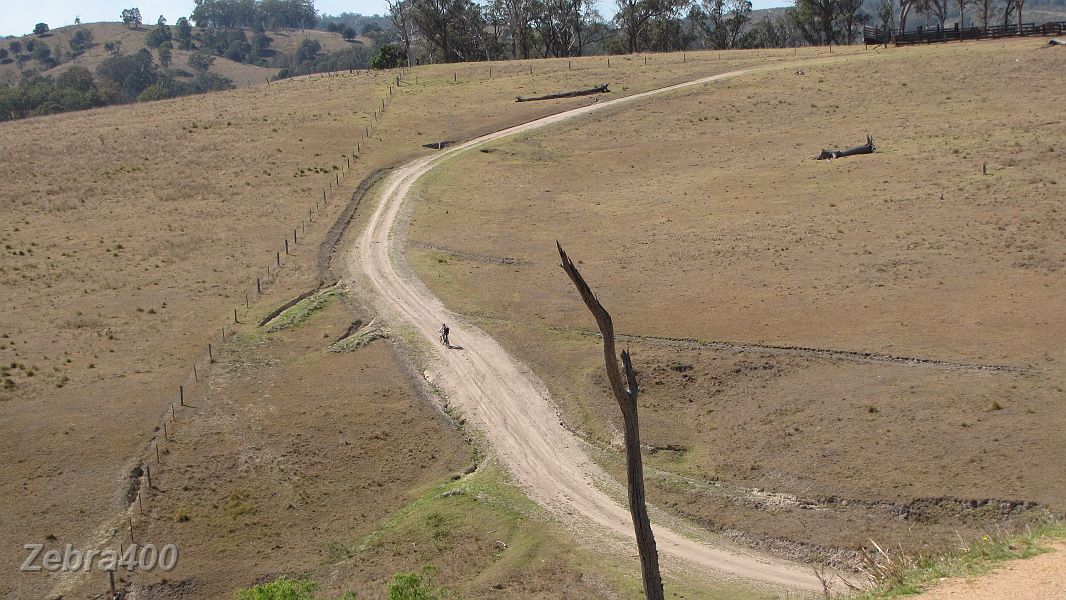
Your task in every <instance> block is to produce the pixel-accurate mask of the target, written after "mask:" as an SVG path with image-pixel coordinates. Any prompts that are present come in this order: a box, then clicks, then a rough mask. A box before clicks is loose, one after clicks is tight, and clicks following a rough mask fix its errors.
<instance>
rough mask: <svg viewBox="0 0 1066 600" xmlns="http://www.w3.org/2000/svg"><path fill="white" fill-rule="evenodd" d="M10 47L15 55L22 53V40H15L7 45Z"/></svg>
mask: <svg viewBox="0 0 1066 600" xmlns="http://www.w3.org/2000/svg"><path fill="white" fill-rule="evenodd" d="M7 47H8V48H10V49H11V53H12V54H14V55H15V56H18V55H19V54H22V42H20V41H18V40H15V41H13V42H11V43H9V44H8V45H7Z"/></svg>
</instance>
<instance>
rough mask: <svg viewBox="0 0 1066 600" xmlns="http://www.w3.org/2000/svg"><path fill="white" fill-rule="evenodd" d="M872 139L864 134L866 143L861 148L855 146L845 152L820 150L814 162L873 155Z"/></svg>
mask: <svg viewBox="0 0 1066 600" xmlns="http://www.w3.org/2000/svg"><path fill="white" fill-rule="evenodd" d="M876 149H877V148H876V147H874V139H873V138H872V137H870V134H866V143H865V144H863V145H861V146H855V147H854V148H848V149H847V150H822V153H821V154H819V155H818V156H816V157H814V159H815V160H829V159H831V158H844V157H845V156H855V155H856V154H873V152H874V150H876Z"/></svg>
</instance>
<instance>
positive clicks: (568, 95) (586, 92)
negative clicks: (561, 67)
mask: <svg viewBox="0 0 1066 600" xmlns="http://www.w3.org/2000/svg"><path fill="white" fill-rule="evenodd" d="M608 85H610V84H607V83H605V84H603V85H600V86H597V87H594V88H588V89H586V90H574V91H572V92H559V93H558V94H547V95H545V96H519V97H517V98H515V102H533V101H535V100H555V99H557V98H576V97H577V96H591V95H592V94H606V93H607V92H609V91H610V90H608V89H607V86H608Z"/></svg>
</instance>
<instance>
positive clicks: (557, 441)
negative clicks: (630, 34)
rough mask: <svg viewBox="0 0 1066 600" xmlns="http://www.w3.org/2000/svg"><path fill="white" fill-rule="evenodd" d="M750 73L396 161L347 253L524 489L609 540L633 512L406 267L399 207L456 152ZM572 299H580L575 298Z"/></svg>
mask: <svg viewBox="0 0 1066 600" xmlns="http://www.w3.org/2000/svg"><path fill="white" fill-rule="evenodd" d="M749 71H750V70H740V71H733V72H729V73H723V74H720V75H714V76H711V77H704V78H701V79H697V80H694V81H689V82H685V83H680V84H676V85H671V86H667V87H663V88H660V89H656V90H651V91H648V92H643V93H640V94H635V95H632V96H628V97H624V98H618V99H615V100H611V101H607V102H597V103H594V104H590V105H587V106H582V107H580V108H576V109H573V110H568V111H565V112H562V113H558V114H555V115H551V116H548V117H544V118H541V119H538V120H535V121H531V122H529V123H525V124H522V125H518V126H515V127H511V128H509V129H504V130H501V131H498V132H495V133H491V134H488V135H485V136H482V137H479V138H476V139H473V140H470V141H468V142H464V143H462V144H457V145H455V146H451V147H449V148H447V149H444V150H442V151H441V152H439V153H436V154H433V155H431V156H427V157H423V158H420V159H417V160H415V161H412V162H410V163H408V164H406V165H404V166H402V167H399V168H397V169H396V170H394V171H393V172H392V173H391V174H390V175H389V176H388V177H387V178H386V179H384V181H383V182H382V184H381V186H380V188H379V190H380V191H379V195H380V202H379V203H378V205H377V207H376V209H375V210H374V213H373V215H372V216H371V217H370V218H369V222H368V224H367V227H366V230H365V231H364V232H363V234H362V235H361V237H360V238H359V239H358V242H357V243H356V246H355V248H354V250H353V251H352V253H351V255H350V257H349V267H350V270H351V276H352V277H353V279H354V281H355V282H356V283H358V282H360V281H361V280H363V279H364V278H365V282H366V284H367V286H368V287H369V291H370V292H371V293H372V295H373V297H374V302H375V303H376V304H377V306H378V308H379V309H380V311H381V313H382V314H383V315H384V316H385V318H386V319H387V320H389V321H391V324H392V325H393V326H394V329H400V328H402V329H404V330H405V331H413V332H417V335H418V337H419V338H424V340H426V341H428V342H429V344H428V345H429V347H431V348H432V349H433V350H432V357H431V359H430V360H431V365H432V366H431V367H430V369H431V371H427V373H426V376H427V378H428V379H430V380H431V382H432V383H433V384H434V385H436V386H437V387H438V388H440V389H441V390H443V392H444V394H445V395H446V397H447V402H448V403H449V404H450V405H451V406H452V407H455V408H458V409H459V410H460V411H461V412H462V413H463V414H464V416H465V417H466V418H467V419H468V420H469V421H470V422H471V423H472V424H474V425H475V426H476V427H477V428H479V429H480V431H481V432H482V433H483V434H484V436H485V438H486V440H487V441H488V443H489V444H491V446H492V448H493V451H494V452H495V453H496V455H497V456H498V458H499V460H500V462H501V463H502V464H503V465H504V466H505V467H506V468H507V469H508V470H509V471H510V472H511V473H512V474H513V476H514V477H515V479H516V480H517V482H518V483H519V484H520V485H521V486H522V487H523V488H524V489H525V490H526V492H527V493H528V494H529V496H530V497H531V498H532V499H533V500H534V501H536V502H537V503H538V504H540V505H542V506H544V507H545V508H547V509H548V510H549V511H551V512H552V513H553V514H555V515H556V516H557V517H559V518H560V519H561V520H564V521H568V522H570V523H571V524H573V525H575V526H577V527H580V528H585V529H586V530H588V531H593V532H597V533H599V534H606V535H607V536H608V537H610V538H612V539H614V540H618V541H620V540H623V539H628V540H632V539H633V526H632V523H631V521H630V517H629V513H628V511H627V509H626V508H624V507H623V506H622V505H621V504H619V502H618V501H616V500H615V499H614V498H613V497H612V496H611V495H609V494H608V493H607V492H605V491H604V488H605V487H608V488H609V487H611V484H610V483H609V482H608V478H607V476H606V475H605V474H604V473H603V472H602V470H601V469H600V468H599V467H598V466H597V465H596V464H595V463H593V461H592V460H590V459H589V457H588V455H587V454H586V453H585V451H584V449H583V446H582V443H581V442H580V441H579V440H578V439H577V438H576V437H575V436H574V435H573V434H572V433H571V432H570V431H568V430H567V429H566V428H565V427H564V426H563V424H562V423H561V421H560V419H559V416H558V413H557V411H556V408H555V406H554V404H553V402H552V400H551V398H550V397H549V395H548V393H547V391H546V389H545V386H544V384H543V383H542V382H541V381H539V379H538V378H537V377H536V376H535V375H533V374H532V373H531V372H530V371H529V370H528V369H527V368H525V367H524V366H523V365H521V364H520V363H519V362H518V361H517V360H516V359H514V358H513V357H511V356H510V355H509V354H508V353H507V352H506V351H505V350H504V349H503V348H502V347H501V346H500V344H499V343H497V342H496V340H494V339H492V337H490V336H489V335H488V334H486V333H485V332H484V331H481V330H480V329H478V328H477V327H474V326H472V325H470V324H468V323H464V322H463V319H462V317H461V316H460V315H457V314H455V313H453V312H451V311H450V310H448V309H447V308H446V307H445V306H444V305H443V303H442V302H441V301H440V299H438V298H437V297H436V296H434V295H433V294H432V292H430V291H429V289H428V288H427V287H426V286H425V285H424V284H422V282H421V281H419V280H418V279H417V277H415V276H414V275H413V272H412V271H411V269H410V268H409V267H407V266H406V265H405V263H404V259H403V237H404V236H403V230H404V225H405V218H406V216H405V211H404V210H403V207H404V205H405V201H406V199H407V196H408V192H409V191H410V189H411V187H412V185H414V183H415V182H416V181H417V180H418V179H419V178H420V177H422V176H423V175H425V174H426V173H428V172H429V171H430V170H431V169H433V168H434V167H435V166H437V165H439V164H441V163H442V162H444V161H446V160H448V159H449V158H451V157H454V156H456V155H458V154H460V153H462V152H466V151H469V150H471V149H473V148H477V147H478V146H482V145H484V144H487V143H489V142H493V141H497V140H501V139H504V138H507V137H509V136H513V135H516V134H520V133H525V132H529V131H532V130H534V129H538V128H541V127H546V126H549V125H556V124H559V123H562V122H564V121H568V120H571V119H574V118H576V117H580V116H584V115H588V114H590V113H593V112H597V111H603V110H605V109H607V108H609V107H618V106H620V105H622V104H627V103H633V102H635V101H637V100H641V99H648V98H650V97H652V96H655V95H657V94H662V93H666V92H671V91H675V90H681V89H684V88H689V87H693V86H697V85H702V84H707V83H711V82H715V81H720V80H723V79H727V78H731V77H736V76H739V75H743V74H745V73H748V72H749ZM560 276H562V275H561V274H560ZM574 301H575V302H578V299H577V298H576V297H575V299H574ZM442 322H447V323H448V324H449V326H451V328H452V340H453V343H455V344H457V345H459V346H461V348H458V347H451V348H446V347H444V346H442V345H441V344H440V343H439V342H438V341H437V329H438V328H439V327H440V324H441V323H442ZM653 517H654V512H653ZM654 528H655V535H656V539H657V542H658V546H659V551H660V553H661V554H663V555H665V557H667V558H668V559H669V558H675V559H681V560H682V561H683V562H684V563H686V564H688V565H690V566H694V567H696V568H698V569H700V570H701V571H704V572H706V571H712V572H716V573H719V574H723V575H725V576H727V577H733V578H741V579H746V580H750V581H753V582H758V583H761V584H769V585H772V586H776V587H783V588H787V589H791V590H803V591H821V589H822V587H821V584H820V583H819V581H818V579H817V578H816V577H815V576H814V574H813V572H812V570H811V569H810V568H808V567H805V566H803V565H799V564H795V563H789V562H786V561H782V560H777V559H774V558H772V557H770V556H766V555H762V554H759V553H757V552H755V551H753V550H749V549H744V548H741V547H738V546H735V545H732V544H730V543H729V542H727V541H725V540H722V541H721V542H715V544H714V545H710V544H707V543H703V542H699V541H695V540H693V539H690V538H688V537H686V536H684V535H682V534H680V533H678V532H677V531H675V530H673V529H670V528H668V527H666V526H664V525H663V524H662V523H661V522H660V523H659V524H657V525H655V526H654ZM629 547H630V548H631V547H632V546H631V545H630V546H629Z"/></svg>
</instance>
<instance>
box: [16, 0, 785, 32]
mask: <svg viewBox="0 0 1066 600" xmlns="http://www.w3.org/2000/svg"><path fill="white" fill-rule="evenodd" d="M598 3H599V6H600V13H602V14H603V15H605V16H607V15H611V14H613V13H614V2H613V1H612V0H599V2H598ZM753 4H754V6H755V8H757V9H758V8H769V7H771V6H785V5H786V4H790V2H788V1H787V0H753ZM133 6H136V7H137V8H139V9H141V17H142V18H143V19H144V22H145V23H155V21H156V19H158V18H159V15H163V16H165V17H166V18H167V21H168V22H170V23H173V22H174V21H176V20H177V19H178V17H187V16H189V13H191V12H192V9H193V6H195V5H194V4H193V1H192V0H123V1H119V0H82V1H81V2H71V1H69V0H66V1H64V0H0V35H24V34H27V33H30V32H31V31H33V26H34V25H35V24H36V23H40V22H45V23H48V25H49V27H62V26H64V25H73V24H74V17H81V20H82V22H83V23H93V22H96V21H118V20H119V13H121V12H122V9H123V8H130V7H133ZM315 8H317V9H318V11H319V12H320V13H327V14H331V15H335V14H339V13H342V12H353V13H362V14H365V15H366V14H375V13H383V12H384V11H385V0H316V2H315Z"/></svg>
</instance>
